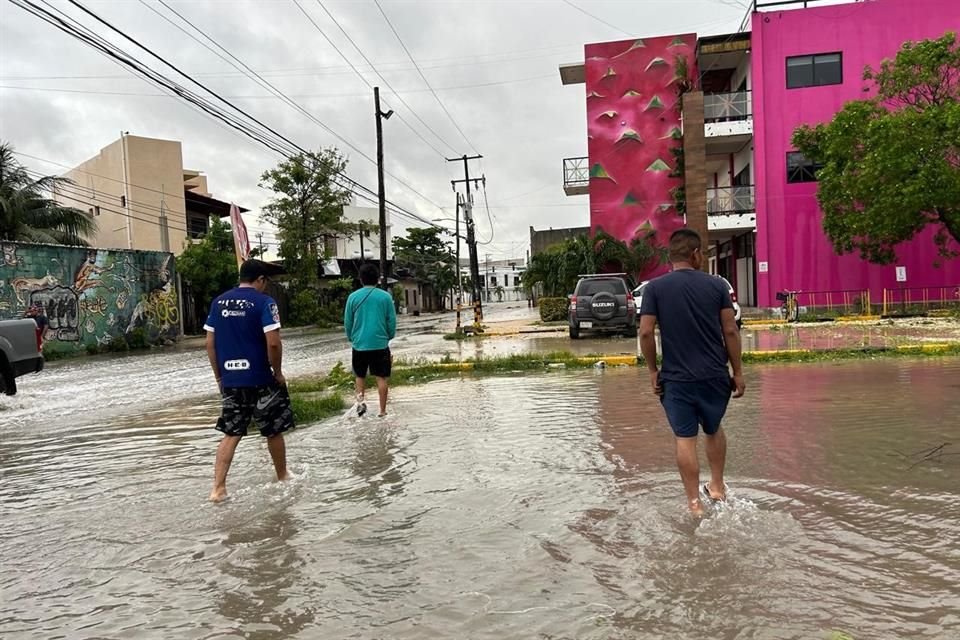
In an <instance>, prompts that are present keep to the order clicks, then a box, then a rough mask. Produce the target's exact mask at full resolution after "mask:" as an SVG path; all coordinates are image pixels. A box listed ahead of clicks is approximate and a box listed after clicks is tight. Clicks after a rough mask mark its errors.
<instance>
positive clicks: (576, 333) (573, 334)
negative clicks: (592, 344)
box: [570, 327, 580, 340]
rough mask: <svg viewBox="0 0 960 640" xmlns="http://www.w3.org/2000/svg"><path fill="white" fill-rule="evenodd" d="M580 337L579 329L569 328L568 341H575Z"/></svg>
mask: <svg viewBox="0 0 960 640" xmlns="http://www.w3.org/2000/svg"><path fill="white" fill-rule="evenodd" d="M579 337H580V329H578V328H576V327H570V339H571V340H577V339H578V338H579Z"/></svg>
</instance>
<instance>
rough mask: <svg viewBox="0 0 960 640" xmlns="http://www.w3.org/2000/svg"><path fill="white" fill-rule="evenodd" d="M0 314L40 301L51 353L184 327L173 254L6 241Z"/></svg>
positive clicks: (173, 333)
mask: <svg viewBox="0 0 960 640" xmlns="http://www.w3.org/2000/svg"><path fill="white" fill-rule="evenodd" d="M0 250H2V258H0V319H8V318H22V317H24V316H25V315H27V313H28V312H29V310H30V309H31V307H33V306H34V305H39V306H40V307H41V308H42V309H43V313H44V315H46V317H47V321H48V323H49V324H48V327H47V330H46V335H45V342H44V352H45V353H63V352H73V351H84V350H89V349H92V348H104V349H105V348H108V347H109V345H110V343H111V342H112V341H115V340H118V339H119V338H121V337H122V338H124V339H126V340H127V341H131V338H137V339H140V340H142V339H146V340H147V341H149V342H151V343H159V342H163V341H166V340H172V339H175V338H176V337H177V336H178V335H179V333H180V311H179V299H178V292H177V287H176V275H175V273H174V262H173V255H172V254H169V253H161V252H155V251H118V250H107V249H88V248H85V247H64V246H58V245H43V244H24V243H16V242H12V243H0Z"/></svg>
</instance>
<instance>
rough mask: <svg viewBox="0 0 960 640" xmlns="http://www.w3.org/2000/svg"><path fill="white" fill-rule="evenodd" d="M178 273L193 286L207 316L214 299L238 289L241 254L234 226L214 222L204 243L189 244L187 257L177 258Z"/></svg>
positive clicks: (198, 305)
mask: <svg viewBox="0 0 960 640" xmlns="http://www.w3.org/2000/svg"><path fill="white" fill-rule="evenodd" d="M177 271H178V272H179V273H180V277H181V278H183V280H184V282H186V283H187V284H188V285H189V286H190V293H191V294H192V296H193V304H194V305H195V308H196V309H197V310H198V312H199V311H201V310H202V311H204V312H205V310H206V309H208V308H209V307H210V303H211V302H212V301H213V299H214V298H216V297H217V296H218V295H220V294H221V293H223V292H224V291H228V290H229V289H231V288H233V287H235V286H236V284H237V254H236V252H235V250H234V247H233V231H232V230H231V228H230V225H229V224H227V223H226V222H223V221H221V220H220V219H218V218H211V219H210V229H209V230H208V231H207V233H206V235H204V236H203V239H201V240H200V242H197V243H190V242H189V241H187V243H186V245H185V247H184V250H183V253H181V254H180V256H179V257H178V258H177Z"/></svg>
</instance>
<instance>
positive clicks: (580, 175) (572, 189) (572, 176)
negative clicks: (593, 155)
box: [563, 157, 590, 196]
mask: <svg viewBox="0 0 960 640" xmlns="http://www.w3.org/2000/svg"><path fill="white" fill-rule="evenodd" d="M563 190H564V191H565V192H566V194H567V195H568V196H574V195H583V194H586V193H589V192H590V159H589V158H585V157H582V158H564V159H563Z"/></svg>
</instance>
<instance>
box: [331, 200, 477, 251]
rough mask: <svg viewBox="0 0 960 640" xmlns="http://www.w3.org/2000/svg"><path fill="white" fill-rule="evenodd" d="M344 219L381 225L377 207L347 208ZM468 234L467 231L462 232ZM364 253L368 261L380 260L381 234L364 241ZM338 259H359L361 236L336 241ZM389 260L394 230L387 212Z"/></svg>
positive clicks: (344, 211)
mask: <svg viewBox="0 0 960 640" xmlns="http://www.w3.org/2000/svg"><path fill="white" fill-rule="evenodd" d="M343 219H344V221H345V222H351V223H358V222H361V221H362V222H365V223H370V224H372V225H379V220H380V211H379V210H378V209H377V208H375V207H356V206H352V205H351V206H346V207H344V208H343ZM461 232H462V233H464V234H465V233H466V230H465V229H462V230H461ZM363 252H364V253H365V254H366V256H367V258H368V259H372V260H379V259H380V234H379V232H369V236H367V237H365V238H364V239H363ZM336 253H337V255H336V256H335V257H337V258H347V259H352V258H359V257H360V236H359V235H355V236H354V237H352V238H337V239H336ZM387 260H393V230H392V225H391V221H390V212H389V211H387Z"/></svg>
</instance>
